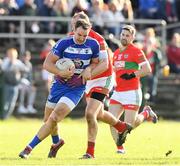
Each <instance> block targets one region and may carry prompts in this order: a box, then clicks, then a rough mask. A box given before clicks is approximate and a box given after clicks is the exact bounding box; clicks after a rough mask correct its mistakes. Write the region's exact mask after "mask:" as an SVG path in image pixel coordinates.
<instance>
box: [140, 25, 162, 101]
mask: <svg viewBox="0 0 180 166" xmlns="http://www.w3.org/2000/svg"><path fill="white" fill-rule="evenodd" d="M143 51H144V53H145V55H146V58H147V59H148V61H149V63H150V65H151V69H152V73H151V74H150V75H148V76H146V77H145V78H143V79H144V84H145V87H146V88H145V89H144V90H145V91H144V95H146V94H147V93H148V94H149V95H150V96H149V97H148V96H146V97H147V98H149V101H150V102H155V98H156V95H157V86H158V77H159V73H160V67H161V60H162V53H161V51H160V49H159V43H158V40H157V38H156V34H155V31H154V29H153V28H147V29H146V32H145V38H144V48H143Z"/></svg>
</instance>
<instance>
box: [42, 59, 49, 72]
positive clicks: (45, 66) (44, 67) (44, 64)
mask: <svg viewBox="0 0 180 166" xmlns="http://www.w3.org/2000/svg"><path fill="white" fill-rule="evenodd" d="M43 69H46V70H47V69H48V64H47V61H46V60H45V61H44V63H43Z"/></svg>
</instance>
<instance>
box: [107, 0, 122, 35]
mask: <svg viewBox="0 0 180 166" xmlns="http://www.w3.org/2000/svg"><path fill="white" fill-rule="evenodd" d="M108 7H109V10H108V11H107V12H106V13H105V14H104V15H105V16H104V19H106V20H108V21H110V22H107V23H105V26H106V28H107V30H108V32H109V33H112V34H114V35H115V36H118V35H119V33H120V25H121V23H120V22H116V21H124V20H125V18H124V16H123V14H122V13H121V11H119V10H118V9H117V4H116V3H115V2H114V1H111V2H109V3H108Z"/></svg>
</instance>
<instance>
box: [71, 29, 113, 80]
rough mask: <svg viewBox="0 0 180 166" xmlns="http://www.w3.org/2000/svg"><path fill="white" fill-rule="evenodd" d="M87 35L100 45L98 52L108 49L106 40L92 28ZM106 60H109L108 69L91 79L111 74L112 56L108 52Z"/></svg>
mask: <svg viewBox="0 0 180 166" xmlns="http://www.w3.org/2000/svg"><path fill="white" fill-rule="evenodd" d="M73 34H74V33H73V32H70V33H69V35H73ZM88 36H89V37H91V38H93V39H95V40H96V41H97V42H98V44H99V46H100V54H101V51H102V52H103V51H105V50H107V51H108V45H107V43H106V41H105V40H104V38H103V37H102V36H101V35H100V34H99V33H97V32H95V31H94V30H92V29H91V30H90V32H89V34H88ZM108 61H109V66H108V69H107V70H106V71H104V72H103V73H101V74H99V75H97V76H96V77H94V78H92V80H94V79H96V78H100V77H108V76H110V75H112V73H113V67H112V58H111V56H110V54H108Z"/></svg>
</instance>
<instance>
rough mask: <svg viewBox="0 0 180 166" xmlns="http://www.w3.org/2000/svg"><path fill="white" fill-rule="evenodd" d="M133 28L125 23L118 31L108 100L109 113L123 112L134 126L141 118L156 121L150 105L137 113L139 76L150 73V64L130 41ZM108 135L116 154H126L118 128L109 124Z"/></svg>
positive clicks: (139, 101) (139, 92)
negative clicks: (114, 145) (120, 30)
mask: <svg viewBox="0 0 180 166" xmlns="http://www.w3.org/2000/svg"><path fill="white" fill-rule="evenodd" d="M135 31H136V30H135V28H134V27H133V26H130V25H125V26H124V27H123V28H122V32H121V34H120V41H121V46H120V47H119V48H118V49H117V50H116V51H115V52H114V57H113V65H114V71H115V76H116V87H115V89H114V91H113V94H112V96H111V99H110V106H109V112H111V113H112V114H113V115H114V116H116V117H117V118H120V116H121V115H122V113H123V112H125V122H127V123H130V124H131V125H132V126H133V128H135V127H137V126H138V125H140V124H141V123H142V122H143V121H144V120H151V121H153V122H154V123H156V122H157V116H156V114H155V113H154V112H153V111H152V110H151V108H150V107H149V106H146V107H145V108H144V110H143V111H142V112H141V113H140V114H138V111H139V107H140V105H141V102H142V92H141V88H140V77H143V76H146V75H147V74H149V73H150V72H151V67H150V64H149V62H148V61H147V59H146V57H145V55H144V53H143V52H142V50H140V49H139V48H137V47H136V46H135V45H134V44H133V43H132V42H133V40H134V38H135ZM111 134H112V136H113V138H114V140H115V142H116V145H117V148H118V151H117V152H118V153H125V150H124V148H123V146H122V144H123V143H124V142H125V137H122V135H121V134H119V136H118V132H117V130H115V129H114V128H112V127H111Z"/></svg>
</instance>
